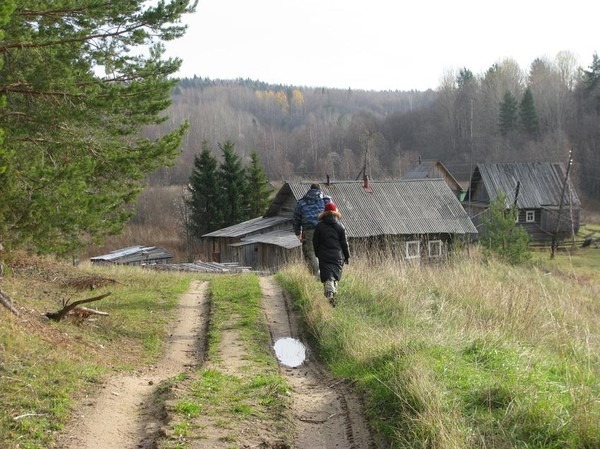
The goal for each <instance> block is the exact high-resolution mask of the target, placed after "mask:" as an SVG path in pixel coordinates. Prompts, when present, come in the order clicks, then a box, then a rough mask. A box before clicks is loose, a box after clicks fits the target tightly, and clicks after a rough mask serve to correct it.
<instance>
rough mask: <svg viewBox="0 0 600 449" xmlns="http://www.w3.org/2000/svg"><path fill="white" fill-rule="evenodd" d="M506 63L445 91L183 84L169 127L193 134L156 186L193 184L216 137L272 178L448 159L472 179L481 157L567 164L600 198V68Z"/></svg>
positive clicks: (463, 73) (386, 171) (338, 174)
mask: <svg viewBox="0 0 600 449" xmlns="http://www.w3.org/2000/svg"><path fill="white" fill-rule="evenodd" d="M569 62H570V60H569V59H568V58H565V57H564V55H563V59H560V58H557V60H556V61H546V60H536V61H534V63H532V64H531V66H530V67H529V69H528V70H526V71H524V70H522V69H521V68H520V67H518V66H517V65H516V63H514V61H511V60H507V61H504V62H503V63H501V64H496V65H494V66H493V67H491V68H490V69H489V70H488V71H487V72H486V73H485V74H483V75H481V76H475V75H474V74H473V73H471V72H470V71H469V70H466V69H463V70H460V71H458V72H457V73H455V74H448V75H447V76H446V77H445V79H443V80H442V82H441V84H440V86H439V87H438V88H437V89H436V90H435V91H432V90H428V91H426V92H418V91H409V92H402V91H384V92H375V91H361V90H351V89H347V90H342V89H328V88H313V87H299V86H286V85H269V84H266V83H263V82H260V81H254V80H242V79H239V80H209V79H206V78H198V77H196V78H193V79H183V80H181V81H180V83H179V84H178V86H177V87H176V89H175V90H174V91H173V104H172V107H171V109H170V111H169V116H170V120H169V121H168V122H166V123H165V124H164V125H163V126H173V123H176V124H177V123H181V122H182V121H184V120H187V121H188V122H189V123H190V130H189V133H188V135H187V137H186V138H185V141H184V148H183V152H182V154H181V156H180V158H179V159H178V161H177V162H176V165H175V166H174V167H172V168H170V169H167V170H161V171H160V172H159V173H155V174H154V175H153V176H152V182H153V183H154V184H180V183H185V182H187V180H188V178H189V176H190V173H191V167H192V164H193V159H194V156H195V155H196V154H198V153H199V151H200V147H201V144H202V142H203V141H204V140H206V141H207V142H208V143H209V145H210V147H211V148H214V151H215V155H216V156H217V157H220V154H219V151H218V148H217V143H223V142H225V141H231V142H233V143H234V144H235V148H236V151H237V153H238V154H239V155H240V156H241V157H242V158H246V157H248V156H249V154H250V152H251V151H252V150H256V151H257V152H258V155H259V157H260V160H261V162H262V164H263V166H264V168H265V170H266V172H267V174H268V176H269V177H270V178H271V179H273V180H276V179H310V180H317V181H318V180H325V178H326V175H327V174H329V175H330V176H331V178H332V179H333V180H336V179H338V180H341V179H356V178H357V177H359V176H361V173H362V172H363V170H364V169H366V172H367V174H368V175H369V176H370V177H371V178H373V179H387V178H397V177H399V176H401V175H402V174H403V173H404V172H406V171H408V170H410V169H411V168H413V167H414V166H415V165H416V164H418V161H419V159H422V160H427V159H437V160H441V161H442V162H443V163H444V164H445V165H446V166H447V167H448V169H449V170H450V171H451V172H452V173H453V174H454V176H455V177H456V178H457V179H459V180H460V181H466V180H468V178H469V173H470V170H471V167H472V166H473V164H475V163H478V162H507V161H558V162H566V161H567V155H568V152H569V150H571V149H572V150H573V151H574V160H575V163H574V170H573V173H574V179H575V182H576V183H577V185H579V187H580V190H581V191H582V194H584V195H587V196H596V197H598V196H600V174H599V173H600V148H599V146H600V126H599V125H600V115H599V113H600V106H599V105H600V82H599V81H600V63H599V62H598V58H596V57H595V58H594V63H593V65H592V67H590V68H580V67H576V66H574V65H569Z"/></svg>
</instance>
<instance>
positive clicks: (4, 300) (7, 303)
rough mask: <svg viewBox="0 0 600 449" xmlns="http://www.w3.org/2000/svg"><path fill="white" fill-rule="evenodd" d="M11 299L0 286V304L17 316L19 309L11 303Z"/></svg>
mask: <svg viewBox="0 0 600 449" xmlns="http://www.w3.org/2000/svg"><path fill="white" fill-rule="evenodd" d="M12 303H13V300H12V298H11V297H10V295H9V294H8V293H6V292H5V291H4V290H2V289H1V288H0V304H2V305H3V306H4V307H6V308H7V309H8V310H10V311H11V312H12V313H13V314H15V315H17V316H19V311H18V310H17V309H15V308H14V306H13V305H12Z"/></svg>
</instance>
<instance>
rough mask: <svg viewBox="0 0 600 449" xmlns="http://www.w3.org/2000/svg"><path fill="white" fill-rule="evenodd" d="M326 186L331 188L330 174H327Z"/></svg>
mask: <svg viewBox="0 0 600 449" xmlns="http://www.w3.org/2000/svg"><path fill="white" fill-rule="evenodd" d="M325 185H326V186H330V185H331V182H329V173H327V182H326V183H325Z"/></svg>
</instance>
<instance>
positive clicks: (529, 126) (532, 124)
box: [519, 87, 540, 136]
mask: <svg viewBox="0 0 600 449" xmlns="http://www.w3.org/2000/svg"><path fill="white" fill-rule="evenodd" d="M519 118H520V120H521V122H520V123H521V127H522V129H523V131H525V132H526V133H527V134H529V135H530V136H537V135H538V134H539V132H540V124H539V122H538V116H537V111H536V109H535V104H534V102H533V93H532V92H531V88H530V87H527V89H525V93H524V94H523V98H522V99H521V103H520V104H519Z"/></svg>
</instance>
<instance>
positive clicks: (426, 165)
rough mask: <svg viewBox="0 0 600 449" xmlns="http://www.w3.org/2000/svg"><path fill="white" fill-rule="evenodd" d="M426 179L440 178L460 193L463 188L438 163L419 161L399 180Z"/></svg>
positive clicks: (444, 167) (443, 166) (442, 165)
mask: <svg viewBox="0 0 600 449" xmlns="http://www.w3.org/2000/svg"><path fill="white" fill-rule="evenodd" d="M427 178H433V179H437V178H442V179H445V180H446V182H447V183H448V185H449V186H450V188H451V189H454V190H456V191H459V192H460V191H462V190H463V187H462V186H461V185H460V183H459V182H458V181H457V180H456V178H455V177H454V176H452V173H450V172H449V171H448V169H447V168H446V166H445V165H444V164H442V163H441V162H440V161H434V160H425V161H421V162H420V163H419V165H417V166H416V167H414V168H413V169H412V170H409V171H407V172H406V173H404V174H403V175H402V176H401V177H400V179H427Z"/></svg>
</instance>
